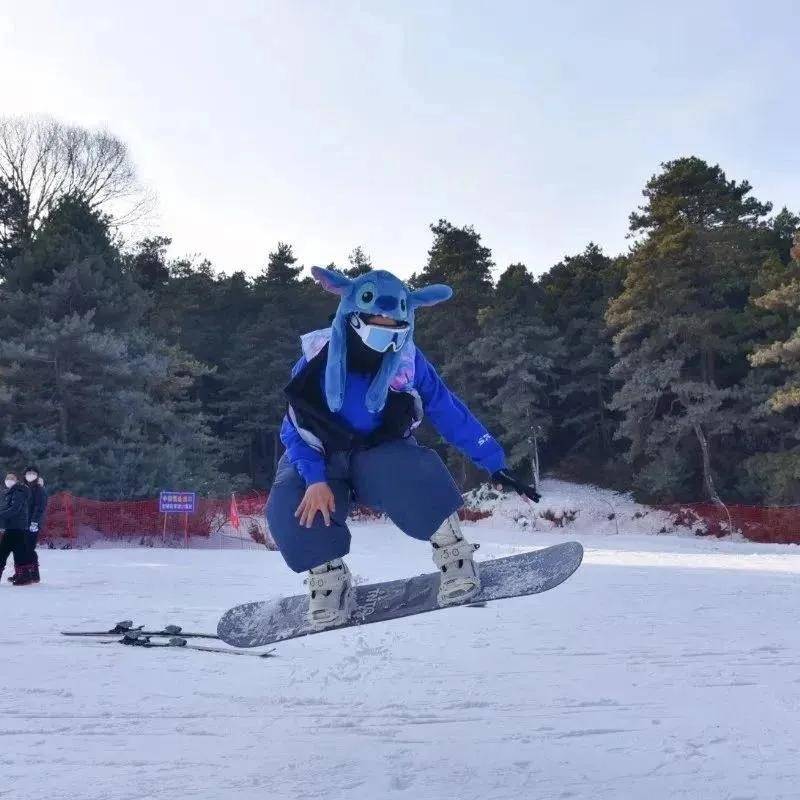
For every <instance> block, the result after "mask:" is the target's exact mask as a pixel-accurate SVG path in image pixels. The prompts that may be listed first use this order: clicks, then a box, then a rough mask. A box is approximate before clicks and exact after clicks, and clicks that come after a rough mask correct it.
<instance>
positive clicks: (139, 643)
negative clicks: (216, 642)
mask: <svg viewBox="0 0 800 800" xmlns="http://www.w3.org/2000/svg"><path fill="white" fill-rule="evenodd" d="M156 635H159V634H156ZM101 644H124V645H127V646H128V647H146V648H154V647H171V648H173V649H181V650H199V651H200V652H203V653H227V654H228V655H232V656H251V657H253V658H272V657H273V656H274V653H275V648H274V647H273V648H272V649H271V650H267V651H266V652H264V653H254V652H252V651H251V650H232V649H231V648H229V647H209V646H208V645H203V644H191V643H189V642H188V641H187V640H186V639H184V638H183V637H182V636H170V637H169V638H168V639H167V641H165V642H161V641H156V642H154V641H152V640H151V638H150V636H147V635H143V634H141V633H139V632H138V631H126V632H125V633H123V635H122V638H121V639H114V640H113V641H111V642H108V641H106V642H101Z"/></svg>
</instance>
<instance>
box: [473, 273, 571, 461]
mask: <svg viewBox="0 0 800 800" xmlns="http://www.w3.org/2000/svg"><path fill="white" fill-rule="evenodd" d="M480 321H481V335H480V336H479V337H478V338H477V339H476V340H475V341H474V342H473V343H472V344H471V346H470V352H471V354H472V355H474V357H475V358H476V359H477V361H478V365H479V367H480V373H481V375H483V376H484V379H485V382H484V385H483V387H482V392H483V394H482V396H481V397H480V398H479V399H480V400H482V402H483V404H484V405H485V406H486V407H487V408H488V409H489V410H490V411H491V415H492V421H493V422H494V423H495V424H496V425H497V426H498V427H499V429H500V430H501V431H502V433H501V436H500V438H501V440H502V442H503V444H504V445H505V447H506V451H507V455H508V458H509V461H510V462H511V464H512V465H514V466H522V465H523V464H525V465H528V466H532V465H534V464H538V447H539V446H541V444H542V443H544V442H545V441H546V440H547V438H548V437H549V436H550V433H551V430H552V427H553V415H552V411H553V409H552V402H551V401H552V397H553V394H554V389H555V386H556V383H557V375H556V367H557V364H558V363H560V361H561V360H562V359H563V355H564V349H563V344H562V342H561V340H560V339H559V337H558V334H557V331H556V330H555V328H552V327H549V326H547V325H546V324H545V323H544V321H543V320H542V308H541V303H540V298H539V292H538V288H537V286H536V285H535V283H534V281H533V278H532V277H531V275H530V273H529V272H528V271H527V270H526V269H525V266H524V265H523V264H512V265H511V266H510V267H509V268H508V269H507V270H506V271H505V272H504V273H503V274H502V275H501V276H500V279H499V281H498V283H497V288H496V291H495V294H494V299H493V302H492V304H491V306H489V307H487V308H485V309H483V310H482V311H481V313H480Z"/></svg>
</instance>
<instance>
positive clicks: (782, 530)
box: [667, 503, 800, 544]
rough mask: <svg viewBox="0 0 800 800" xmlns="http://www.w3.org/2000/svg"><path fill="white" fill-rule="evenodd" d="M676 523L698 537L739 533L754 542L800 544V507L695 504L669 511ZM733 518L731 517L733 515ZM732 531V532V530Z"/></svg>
mask: <svg viewBox="0 0 800 800" xmlns="http://www.w3.org/2000/svg"><path fill="white" fill-rule="evenodd" d="M667 510H668V511H670V512H671V513H672V514H674V518H673V522H674V523H675V524H676V525H678V526H682V527H686V528H690V529H691V530H693V531H694V532H695V533H696V534H697V535H698V536H727V535H728V534H730V533H738V534H741V535H742V536H744V537H745V539H749V540H750V541H752V542H772V543H775V544H800V507H798V506H772V507H769V506H744V505H726V506H721V505H717V504H714V503H692V504H688V505H682V506H670V507H668V508H667ZM729 515H730V516H729ZM731 528H732V530H731Z"/></svg>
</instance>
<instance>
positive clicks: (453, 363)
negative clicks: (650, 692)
mask: <svg viewBox="0 0 800 800" xmlns="http://www.w3.org/2000/svg"><path fill="white" fill-rule="evenodd" d="M431 231H432V232H433V245H432V247H431V249H430V250H429V251H428V263H427V264H426V265H425V268H424V269H423V270H422V272H421V273H420V274H419V275H414V276H412V278H411V284H412V285H415V286H424V285H426V284H431V283H445V284H447V285H448V286H450V287H451V288H452V289H453V297H452V298H451V299H450V300H448V301H447V303H444V304H443V305H441V306H437V307H435V308H428V309H424V310H423V311H422V312H421V313H420V314H418V315H417V318H416V322H415V332H414V338H415V340H416V343H417V344H418V345H419V346H420V348H421V349H422V351H423V352H424V353H425V355H426V356H427V357H428V359H429V360H430V361H431V362H432V363H433V365H434V367H435V368H436V369H437V370H438V371H439V372H440V373H441V375H442V377H443V378H444V379H445V380H446V381H447V382H448V383H449V385H450V386H451V387H452V388H453V389H454V390H455V391H456V392H457V393H458V394H459V395H461V396H462V397H463V398H464V399H465V400H466V401H467V402H468V404H469V405H470V407H471V408H472V410H473V411H475V412H476V413H477V414H478V415H479V416H482V417H487V418H488V416H489V414H490V412H491V409H489V408H488V407H486V405H485V404H484V403H482V402H481V399H480V398H485V397H486V396H487V392H486V390H485V388H484V383H485V376H484V375H483V374H482V373H481V368H480V366H479V364H478V361H477V359H476V357H475V356H474V355H473V354H472V352H471V350H470V347H469V345H470V343H471V342H472V341H473V340H474V339H475V338H477V337H478V336H479V335H480V324H479V322H478V313H479V311H480V310H481V309H482V308H484V307H485V306H488V305H490V304H491V302H492V293H493V285H492V274H491V270H492V268H493V267H494V262H493V261H492V252H491V250H490V249H489V248H488V247H485V246H484V245H483V244H481V237H480V235H479V234H478V233H476V232H475V229H474V228H473V227H472V226H465V227H463V228H457V227H455V226H454V225H452V224H451V223H449V222H448V221H447V220H443V219H440V220H439V222H438V223H436V224H435V225H431ZM429 441H430V439H429ZM447 460H448V463H449V464H450V465H451V468H452V470H453V472H454V474H455V475H456V476H457V478H458V479H459V480H460V482H461V484H462V485H463V486H466V485H468V484H470V483H473V482H474V481H475V480H477V479H478V478H479V477H485V476H480V475H479V473H478V472H477V471H476V470H475V469H474V468H473V467H472V465H471V464H470V462H468V461H467V460H466V459H465V458H463V457H462V456H461V455H460V454H458V453H456V452H455V451H452V450H448V451H447Z"/></svg>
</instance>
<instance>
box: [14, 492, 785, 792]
mask: <svg viewBox="0 0 800 800" xmlns="http://www.w3.org/2000/svg"><path fill="white" fill-rule="evenodd" d="M546 489H548V492H547V495H546V501H545V502H543V503H542V507H545V508H546V507H547V506H548V504H550V505H553V506H556V505H559V504H560V505H562V506H563V505H565V504H566V500H570V501H571V502H574V503H579V502H583V506H584V509H586V508H588V506H589V505H591V503H590V502H589V497H590V496H591V497H595V498H596V492H595V491H594V490H583V489H580V488H578V487H572V488H570V487H569V485H568V484H563V485H557V484H555V483H553V484H547V485H546ZM586 492H588V493H589V495H587V494H586ZM570 493H572V497H571V498H567V497H566V495H568V494H570ZM582 493H583V494H582ZM579 495H582V496H583V497H584V499H583V501H580V497H579ZM557 497H561V498H562V499H565V502H563V503H562V502H561V501H560V500H559V501H558V502H556V498H557ZM615 502H616V501H615ZM624 502H625V501H624V498H620V499H619V504H620V509H621V510H620V512H619V515H618V517H617V520H616V522H618V523H619V526H620V533H619V534H617V533H616V524H615V521H613V520H608V519H607V515H606V517H603V516H602V514H601V512H600V511H599V510H598V511H597V515H598V519H597V521H596V530H597V531H598V532H596V533H592V532H590V530H591V527H592V526H591V525H590V524H589V523H588V522H587V523H586V524H583V522H582V521H581V520H582V516H583V520H587V519H588V516H589V515H588V512H587V513H586V514H583V515H582V516H581V515H579V516H578V518H576V521H575V523H574V524H573V526H572V529H570V528H569V527H568V528H566V529H564V530H561V529H554V528H553V527H552V525H551V524H550V523H547V524H544V521H543V520H540V522H539V523H537V530H535V531H533V532H529V531H526V530H525V529H524V528H521V527H520V526H519V525H517V524H515V523H514V522H512V521H511V519H510V518H506V517H504V516H503V515H502V514H498V515H497V516H495V517H493V518H492V519H490V520H487V521H484V522H482V523H478V524H476V525H472V526H469V529H468V530H469V534H470V535H471V538H473V539H474V540H478V541H481V542H482V543H483V547H482V548H481V550H480V553H479V554H480V555H481V556H482V557H495V556H500V555H506V554H510V553H513V552H519V551H521V550H523V549H526V548H531V547H540V546H545V545H549V544H552V543H554V542H557V541H562V540H565V539H569V538H577V539H578V540H580V541H582V542H583V544H584V546H585V547H586V550H587V553H586V559H585V562H584V566H583V567H582V568H581V569H580V570H579V571H578V573H577V574H576V575H575V576H573V577H572V578H571V579H570V580H569V581H568V582H567V583H565V584H564V585H563V586H561V587H559V588H558V589H555V590H553V591H552V592H549V593H547V594H544V595H540V596H537V597H532V598H521V599H515V600H509V601H503V602H500V603H496V604H493V605H490V606H488V607H486V608H483V609H449V610H446V611H442V612H437V613H435V614H429V615H424V616H421V617H414V618H411V619H408V620H401V621H398V622H394V623H389V624H386V625H374V626H370V627H367V628H364V629H362V630H358V629H356V630H349V631H343V632H333V633H328V634H323V635H320V636H315V637H311V638H308V639H303V640H299V641H297V642H291V643H287V644H284V645H282V646H280V648H279V651H278V652H279V658H275V659H271V660H267V661H261V660H259V659H249V658H233V657H228V656H219V655H212V654H202V653H194V652H182V651H172V650H166V651H161V650H158V651H146V650H137V649H130V648H123V647H121V646H118V645H102V644H98V643H94V642H90V641H81V640H78V641H75V640H66V639H64V638H63V637H60V636H59V635H58V631H59V630H61V629H64V628H70V627H71V628H76V627H87V626H89V627H94V626H97V625H98V624H101V625H105V624H106V623H112V624H113V623H114V622H115V621H117V620H118V619H123V618H126V617H133V618H134V619H136V620H138V621H141V622H148V623H150V624H152V625H159V624H162V623H167V622H173V623H179V624H183V625H184V626H185V627H187V628H188V627H192V628H202V629H207V630H213V628H214V626H215V624H216V621H217V618H218V616H219V615H220V613H221V612H222V611H223V610H224V609H225V608H227V607H229V606H231V605H233V604H235V603H238V602H242V601H244V600H249V599H255V598H257V597H268V596H275V595H279V594H283V593H289V592H292V593H293V592H296V591H299V589H300V579H299V577H298V576H295V575H294V574H292V573H291V572H288V571H287V570H286V569H285V567H284V566H283V564H282V561H281V559H280V556H278V555H277V554H275V553H269V552H259V551H230V550H226V551H220V552H214V551H208V550H200V551H170V550H141V549H120V550H110V549H98V550H85V551H65V552H61V551H56V552H53V551H44V552H43V553H42V565H43V566H42V571H43V575H44V577H45V580H46V583H43V584H42V585H40V586H37V587H25V588H19V589H17V588H14V587H11V586H9V585H8V584H6V585H4V586H2V588H0V609H2V612H3V618H4V624H3V628H2V631H0V734H2V738H0V742H1V743H2V744H1V745H0V763H1V764H2V766H1V767H0V797H6V796H8V797H14V798H15V800H16V798H23V799H24V800H27V799H28V798H34V797H46V798H48V800H62V799H63V800H66V799H67V798H69V800H79V799H80V800H101V799H102V800H134V799H136V800H139V798H169V799H170V800H173V798H181V800H185V799H186V798H192V799H193V800H194V799H197V800H216V799H217V798H219V799H220V800H221V799H222V798H228V797H233V798H236V800H256V798H257V799H258V800H263V799H264V798H278V799H279V800H283V798H287V800H288V799H289V798H312V797H313V798H334V799H338V798H343V799H344V798H348V800H349V799H350V798H356V797H371V798H392V797H397V798H402V797H413V798H414V800H427V798H431V800H434V798H435V799H436V800H449V798H453V799H454V800H455V798H458V800H473V799H474V800H478V798H480V800H505V799H506V798H514V800H516V798H521V797H525V798H537V799H539V800H550V798H571V800H590V799H591V800H596V799H597V798H602V799H605V798H615V799H616V798H647V800H662V798H664V799H665V800H666V799H667V798H670V799H672V798H685V799H686V800H688V799H689V798H692V800H694V799H695V798H702V799H703V800H723V798H724V799H725V800H733V798H737V800H744V798H759V800H760V798H768V799H769V800H779V799H780V798H800V752H798V751H800V633H798V625H797V618H798V606H800V549H798V548H794V547H790V546H783V547H782V546H774V545H756V544H751V543H745V542H731V541H716V540H705V539H696V538H693V537H676V536H654V535H649V534H647V533H646V532H645V531H647V530H652V529H653V526H652V525H650V526H643V525H642V518H641V517H639V518H635V519H634V518H633V514H635V513H636V509H633V508H631V509H628V508H627V506H625V507H624V508H623V506H624ZM601 505H602V504H601ZM629 511H630V513H628V512H629ZM656 529H657V527H656ZM351 564H352V567H353V569H354V572H355V573H357V574H358V575H359V576H361V577H362V578H363V579H364V580H380V579H388V578H396V577H400V576H402V575H405V574H409V573H416V572H421V571H427V570H429V569H430V561H429V554H428V552H427V549H426V548H425V547H424V546H422V545H420V544H419V543H418V542H414V541H412V540H409V539H407V538H406V537H404V536H403V535H402V534H401V533H399V532H398V531H397V530H396V529H394V528H393V527H392V526H391V525H389V524H385V523H372V524H363V525H358V526H355V527H354V543H353V553H352V556H351Z"/></svg>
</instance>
